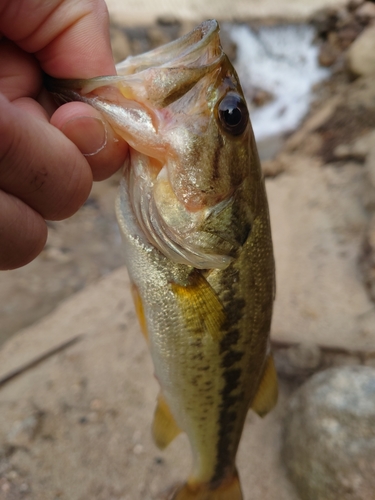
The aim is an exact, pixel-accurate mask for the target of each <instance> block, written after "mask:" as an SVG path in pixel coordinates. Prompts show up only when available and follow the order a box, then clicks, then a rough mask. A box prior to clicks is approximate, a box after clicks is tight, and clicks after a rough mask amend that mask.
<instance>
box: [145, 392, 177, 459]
mask: <svg viewBox="0 0 375 500" xmlns="http://www.w3.org/2000/svg"><path fill="white" fill-rule="evenodd" d="M180 432H182V431H181V429H180V428H179V427H178V425H177V424H176V421H175V419H174V417H173V415H172V413H171V410H170V409H169V406H168V404H167V402H166V401H165V399H164V396H163V395H162V394H159V396H158V402H157V406H156V410H155V414H154V421H153V424H152V436H153V438H154V441H155V444H156V446H157V447H158V448H160V449H161V450H163V449H164V448H166V447H167V446H168V445H169V443H171V442H172V441H173V440H174V438H175V437H177V436H178V435H179V434H180Z"/></svg>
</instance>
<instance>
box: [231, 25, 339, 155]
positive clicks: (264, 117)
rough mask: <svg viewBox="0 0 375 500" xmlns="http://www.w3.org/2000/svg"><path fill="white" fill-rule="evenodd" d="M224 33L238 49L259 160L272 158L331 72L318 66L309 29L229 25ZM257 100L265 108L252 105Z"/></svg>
mask: <svg viewBox="0 0 375 500" xmlns="http://www.w3.org/2000/svg"><path fill="white" fill-rule="evenodd" d="M223 28H224V30H225V31H226V32H227V33H228V35H229V37H230V38H231V40H232V41H233V42H234V43H235V44H236V45H237V58H236V62H235V67H236V70H237V72H238V74H239V77H240V80H241V82H242V83H243V87H244V92H245V95H246V98H247V100H248V102H249V105H250V114H251V121H252V124H253V128H254V133H255V137H256V139H257V141H258V145H259V147H260V152H261V156H263V158H264V157H271V156H273V155H274V154H275V153H276V152H277V149H279V148H280V146H281V144H282V139H281V138H282V137H283V136H284V135H285V134H287V133H290V132H292V131H293V130H295V129H296V128H297V127H298V125H299V124H300V123H301V121H302V119H303V118H304V116H305V115H306V114H307V112H308V110H309V107H310V104H311V102H312V99H313V88H314V85H316V84H317V83H319V82H321V81H322V80H324V79H326V78H328V77H329V75H330V71H329V70H328V69H326V68H322V67H321V66H319V63H318V50H319V48H318V46H317V45H316V44H314V43H313V42H314V37H315V32H314V28H313V27H312V26H309V25H303V24H298V25H297V24H294V25H293V24H291V25H277V26H264V27H259V28H257V29H254V28H251V27H249V26H248V25H229V24H227V25H225V26H223ZM259 95H261V96H263V100H264V103H263V104H262V103H260V104H262V105H259V102H258V105H257V106H256V105H254V102H257V99H258V98H257V96H259ZM258 101H259V99H258Z"/></svg>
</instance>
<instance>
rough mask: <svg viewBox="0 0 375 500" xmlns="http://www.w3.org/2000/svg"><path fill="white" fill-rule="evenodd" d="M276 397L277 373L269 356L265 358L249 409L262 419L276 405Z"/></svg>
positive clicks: (271, 357)
mask: <svg viewBox="0 0 375 500" xmlns="http://www.w3.org/2000/svg"><path fill="white" fill-rule="evenodd" d="M277 397H278V388H277V373H276V369H275V363H274V360H273V356H272V355H270V356H269V357H268V358H267V361H266V364H265V367H264V370H263V375H262V378H261V380H260V383H259V386H258V390H257V393H256V395H255V398H254V399H253V401H252V403H251V409H252V410H254V411H255V413H257V414H258V415H259V416H260V417H264V416H265V415H267V413H268V412H269V411H271V410H272V408H273V407H274V406H275V405H276V403H277Z"/></svg>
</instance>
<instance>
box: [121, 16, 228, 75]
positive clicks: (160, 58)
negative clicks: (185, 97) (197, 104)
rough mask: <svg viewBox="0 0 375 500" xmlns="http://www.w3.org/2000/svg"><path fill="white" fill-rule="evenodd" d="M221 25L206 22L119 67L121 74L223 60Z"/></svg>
mask: <svg viewBox="0 0 375 500" xmlns="http://www.w3.org/2000/svg"><path fill="white" fill-rule="evenodd" d="M221 54H222V50H221V47H220V40H219V25H218V23H217V21H216V20H215V19H210V20H208V21H204V22H203V23H201V24H200V25H199V26H197V27H196V28H195V29H193V30H192V31H190V32H189V33H187V34H186V35H184V36H182V37H180V38H178V39H177V40H174V41H172V42H169V43H167V44H165V45H162V46H161V47H158V48H156V49H153V50H150V51H148V52H145V53H143V54H140V55H137V56H129V57H128V58H127V59H125V60H124V61H123V62H121V63H119V64H117V66H116V70H117V73H118V75H121V76H127V75H130V74H134V73H139V72H141V71H144V70H146V69H148V68H151V67H167V68H169V69H170V68H171V67H179V66H192V65H194V66H198V65H199V66H201V65H204V64H205V63H206V64H207V63H210V62H212V59H214V58H216V57H218V56H219V57H220V56H221ZM204 59H206V61H204Z"/></svg>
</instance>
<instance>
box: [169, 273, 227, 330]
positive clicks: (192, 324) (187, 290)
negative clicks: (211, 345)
mask: <svg viewBox="0 0 375 500" xmlns="http://www.w3.org/2000/svg"><path fill="white" fill-rule="evenodd" d="M171 285H172V290H173V292H174V293H175V296H176V298H177V300H178V302H179V305H180V309H181V311H182V314H183V317H184V319H185V322H186V326H187V328H188V329H189V330H190V331H191V332H192V333H196V334H203V333H205V332H207V333H209V334H210V335H211V336H212V337H213V338H214V339H215V340H220V338H221V336H222V332H221V326H222V324H223V322H224V319H225V315H224V308H223V305H222V304H221V302H220V300H219V298H218V296H217V295H216V293H215V291H214V289H213V288H212V287H211V285H210V284H209V283H208V282H207V280H206V279H205V277H204V276H203V275H202V274H201V273H200V272H199V271H195V272H194V273H192V275H191V276H190V283H189V284H188V285H186V286H183V285H179V284H177V283H172V284H171Z"/></svg>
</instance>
